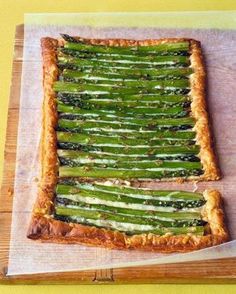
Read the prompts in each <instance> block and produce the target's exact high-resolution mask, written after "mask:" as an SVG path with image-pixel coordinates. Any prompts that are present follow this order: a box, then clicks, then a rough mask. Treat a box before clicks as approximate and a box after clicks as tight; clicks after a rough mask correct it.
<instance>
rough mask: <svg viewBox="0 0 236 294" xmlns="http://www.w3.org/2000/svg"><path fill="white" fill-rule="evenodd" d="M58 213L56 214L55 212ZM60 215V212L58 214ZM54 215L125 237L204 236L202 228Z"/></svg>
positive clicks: (67, 220)
mask: <svg viewBox="0 0 236 294" xmlns="http://www.w3.org/2000/svg"><path fill="white" fill-rule="evenodd" d="M57 213H58V212H57ZM59 213H60V212H59ZM59 213H58V214H55V216H54V217H55V218H56V219H58V220H61V221H65V222H74V223H80V224H85V225H91V226H96V227H99V228H108V229H112V230H119V231H122V232H124V233H126V234H127V235H138V234H149V233H152V234H155V235H165V234H167V233H168V234H172V235H186V234H189V233H191V234H194V235H203V234H204V226H193V227H168V228H164V227H161V228H157V227H152V226H145V227H144V226H143V225H142V226H139V225H132V226H131V225H129V224H127V225H124V224H123V223H118V222H114V221H113V222H111V221H106V220H102V221H100V220H93V219H85V218H82V217H79V216H69V215H63V214H59ZM62 213H63V212H62Z"/></svg>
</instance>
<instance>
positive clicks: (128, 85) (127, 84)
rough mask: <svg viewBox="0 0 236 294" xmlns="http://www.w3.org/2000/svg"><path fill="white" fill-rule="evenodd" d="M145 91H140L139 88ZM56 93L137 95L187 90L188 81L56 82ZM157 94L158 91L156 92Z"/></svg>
mask: <svg viewBox="0 0 236 294" xmlns="http://www.w3.org/2000/svg"><path fill="white" fill-rule="evenodd" d="M143 87H144V88H145V89H141V88H143ZM53 88H54V90H55V91H56V92H72V93H74V92H75V93H81V92H85V91H87V92H104V93H110V92H112V91H113V92H114V93H120V94H138V93H155V91H156V90H160V89H167V90H172V89H189V81H188V80H185V79H183V80H156V81H123V82H118V83H113V84H109V82H107V81H106V82H104V84H102V82H101V81H100V83H99V84H93V83H90V84H88V83H83V84H79V83H65V82H60V81H57V82H55V83H54V86H53ZM157 92H158V91H157Z"/></svg>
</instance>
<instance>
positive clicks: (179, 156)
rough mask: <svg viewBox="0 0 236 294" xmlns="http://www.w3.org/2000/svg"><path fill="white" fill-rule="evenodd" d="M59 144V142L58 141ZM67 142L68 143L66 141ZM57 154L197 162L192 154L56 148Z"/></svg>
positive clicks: (124, 159)
mask: <svg viewBox="0 0 236 294" xmlns="http://www.w3.org/2000/svg"><path fill="white" fill-rule="evenodd" d="M59 144H60V143H59ZM67 144H68V143H67ZM80 149H82V148H80ZM57 154H58V157H59V159H62V158H69V159H72V160H75V159H77V158H80V160H81V161H83V160H89V159H90V160H91V159H95V160H104V162H105V161H108V160H116V161H134V162H135V161H141V160H145V161H155V160H156V161H157V160H163V161H164V160H166V161H172V160H175V161H190V162H199V161H200V160H199V158H198V157H197V156H196V155H194V154H184V153H183V154H161V153H160V154H154V155H142V156H141V155H139V154H134V155H132V154H128V155H127V154H119V155H117V154H112V153H105V152H104V153H103V152H99V151H98V152H96V151H94V152H93V151H89V150H87V151H82V150H70V149H58V150H57Z"/></svg>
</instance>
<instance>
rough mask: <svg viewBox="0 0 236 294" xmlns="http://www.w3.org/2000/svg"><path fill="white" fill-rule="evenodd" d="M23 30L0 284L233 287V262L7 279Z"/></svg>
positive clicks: (9, 141)
mask: <svg viewBox="0 0 236 294" xmlns="http://www.w3.org/2000/svg"><path fill="white" fill-rule="evenodd" d="M23 39H24V27H23V25H20V26H17V28H16V35H15V53H14V60H13V71H12V83H11V94H10V101H9V110H8V126H7V133H6V145H5V153H4V173H3V182H2V186H1V195H0V236H1V237H0V283H4V284H8V283H11V284H20V283H21V284H23V283H27V284H52V283H53V284H65V283H67V284H75V283H78V284H96V283H212V282H214V283H225V282H227V283H235V281H236V258H231V259H220V260H209V261H201V262H188V263H178V264H166V265H165V264H163V265H156V266H145V267H131V268H119V269H105V270H91V271H78V272H65V273H48V274H34V275H18V276H7V275H6V273H7V265H8V254H9V241H10V228H11V212H12V200H13V196H14V191H13V188H14V173H15V159H16V146H17V127H18V117H19V97H20V79H21V69H22V54H23Z"/></svg>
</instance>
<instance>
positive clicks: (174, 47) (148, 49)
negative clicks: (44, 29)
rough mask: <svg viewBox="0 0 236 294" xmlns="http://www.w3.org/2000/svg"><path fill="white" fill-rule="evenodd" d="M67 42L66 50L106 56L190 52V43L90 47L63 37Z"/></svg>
mask: <svg viewBox="0 0 236 294" xmlns="http://www.w3.org/2000/svg"><path fill="white" fill-rule="evenodd" d="M62 36H63V38H65V39H66V41H68V40H69V42H67V43H65V45H64V48H67V49H70V50H76V51H81V52H93V53H106V54H122V55H139V54H142V53H143V54H144V55H148V54H158V52H163V51H164V52H173V51H174V52H181V51H188V50H189V42H187V41H183V42H173V43H170V42H168V43H162V44H157V45H150V46H127V47H125V46H124V47H123V46H117V47H114V46H103V45H90V44H85V43H83V42H79V43H78V42H75V40H73V39H71V37H69V38H70V39H68V36H65V35H62ZM72 40H73V41H72Z"/></svg>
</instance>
